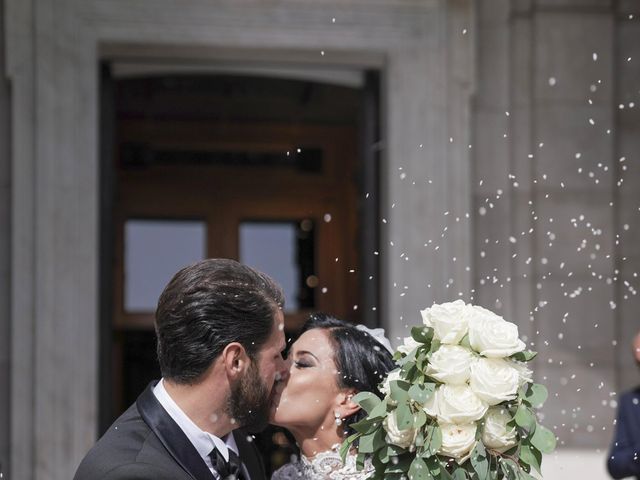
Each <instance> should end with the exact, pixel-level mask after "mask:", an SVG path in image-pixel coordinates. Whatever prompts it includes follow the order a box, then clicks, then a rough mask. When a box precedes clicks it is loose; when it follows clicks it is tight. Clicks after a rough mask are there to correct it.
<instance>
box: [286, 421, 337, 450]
mask: <svg viewBox="0 0 640 480" xmlns="http://www.w3.org/2000/svg"><path fill="white" fill-rule="evenodd" d="M291 433H293V436H294V438H295V439H296V443H297V444H298V446H299V447H300V451H301V452H302V454H303V455H304V456H305V457H307V458H313V457H315V456H316V455H318V454H319V453H322V452H326V451H329V450H331V448H332V447H333V446H334V445H336V444H341V443H342V441H343V440H344V437H342V436H341V435H342V433H343V430H342V428H336V427H335V426H334V425H332V426H331V427H330V428H327V427H324V428H323V427H320V429H318V430H316V431H315V432H291Z"/></svg>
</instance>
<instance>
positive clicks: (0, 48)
mask: <svg viewBox="0 0 640 480" xmlns="http://www.w3.org/2000/svg"><path fill="white" fill-rule="evenodd" d="M3 7H4V2H3V1H2V0H0V386H2V387H0V472H3V471H8V462H9V441H10V435H9V428H8V426H9V418H10V416H9V415H10V413H9V398H10V397H9V394H10V390H9V388H5V387H4V386H5V385H9V382H10V378H9V355H10V347H11V344H10V337H11V335H10V333H11V332H10V330H9V319H10V308H9V290H10V283H9V277H10V269H9V266H10V262H11V256H10V251H11V250H10V242H11V225H10V223H11V216H10V215H11V210H10V206H11V202H10V198H11V190H10V188H11V182H10V174H11V170H10V160H11V158H10V156H9V89H8V85H7V83H6V82H5V68H4V29H3V25H4V8H3Z"/></svg>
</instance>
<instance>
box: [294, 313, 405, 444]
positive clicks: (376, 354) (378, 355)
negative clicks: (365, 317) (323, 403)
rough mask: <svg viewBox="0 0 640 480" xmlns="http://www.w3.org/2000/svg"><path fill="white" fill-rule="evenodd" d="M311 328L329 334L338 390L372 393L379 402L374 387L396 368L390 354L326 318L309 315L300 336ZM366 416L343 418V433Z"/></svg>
mask: <svg viewBox="0 0 640 480" xmlns="http://www.w3.org/2000/svg"><path fill="white" fill-rule="evenodd" d="M315 328H321V329H325V330H328V331H329V337H330V339H331V342H332V344H333V347H334V362H335V364H336V368H337V370H338V375H337V379H336V380H337V383H338V387H340V388H341V389H342V388H345V389H346V388H351V389H354V390H356V391H358V392H372V393H375V394H376V395H377V396H378V397H380V398H383V395H382V394H381V393H380V390H379V389H378V384H380V382H382V381H383V380H384V379H385V378H386V376H387V373H388V372H390V371H391V370H393V369H394V368H396V365H395V363H394V361H393V358H392V357H391V353H389V351H388V350H387V349H386V348H385V347H384V346H383V345H382V344H380V343H379V342H378V341H377V340H376V339H375V338H373V337H372V336H371V335H370V334H369V333H367V332H366V331H363V330H359V329H357V328H356V325H354V324H353V323H348V322H345V321H343V320H339V319H337V318H335V317H332V316H330V315H326V314H323V313H316V314H313V315H311V316H310V317H309V319H308V320H307V321H306V323H305V324H304V326H303V327H302V331H301V332H300V334H302V333H304V332H306V331H308V330H312V329H315ZM366 416H367V413H366V412H365V411H364V410H363V409H360V410H358V411H357V412H356V413H354V414H353V415H351V416H349V417H346V418H344V419H343V425H344V430H345V433H346V434H347V435H351V434H352V433H354V430H353V429H352V428H351V424H352V423H356V422H358V421H360V420H362V419H363V418H365V417H366Z"/></svg>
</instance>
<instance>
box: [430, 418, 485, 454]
mask: <svg viewBox="0 0 640 480" xmlns="http://www.w3.org/2000/svg"><path fill="white" fill-rule="evenodd" d="M476 429H477V426H476V424H475V423H466V424H462V425H455V424H449V423H443V424H440V430H441V431H442V445H441V446H440V450H439V451H438V453H440V454H442V455H446V456H447V457H451V458H455V459H456V461H457V462H458V463H459V464H462V463H464V462H465V461H466V460H467V459H468V458H469V457H470V456H471V452H472V451H473V449H474V447H475V446H476Z"/></svg>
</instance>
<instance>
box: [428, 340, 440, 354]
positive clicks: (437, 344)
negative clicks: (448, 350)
mask: <svg viewBox="0 0 640 480" xmlns="http://www.w3.org/2000/svg"><path fill="white" fill-rule="evenodd" d="M440 345H442V343H441V342H440V340H438V339H437V338H433V339H432V340H431V346H430V347H429V352H428V355H429V356H431V354H432V353H433V352H435V351H437V350H438V349H439V348H440Z"/></svg>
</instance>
